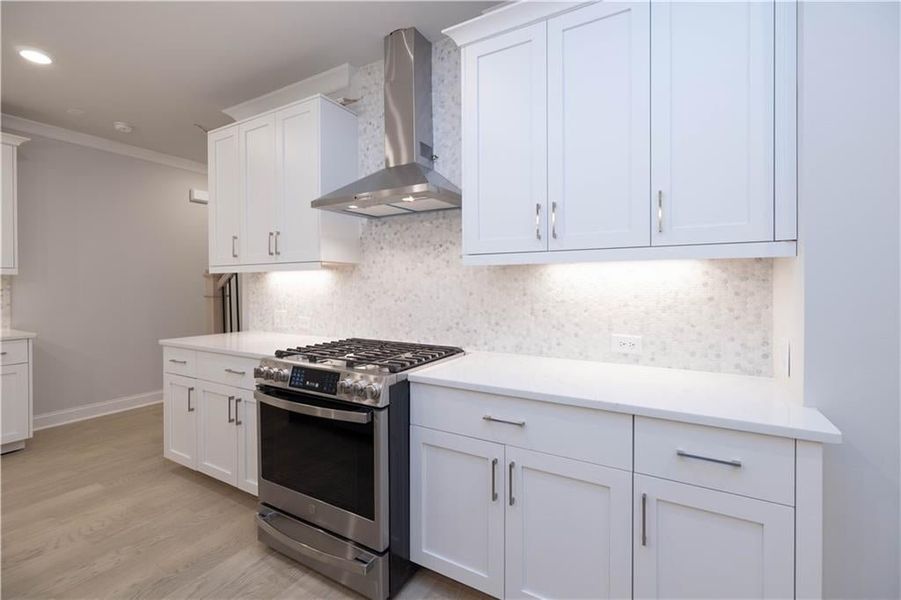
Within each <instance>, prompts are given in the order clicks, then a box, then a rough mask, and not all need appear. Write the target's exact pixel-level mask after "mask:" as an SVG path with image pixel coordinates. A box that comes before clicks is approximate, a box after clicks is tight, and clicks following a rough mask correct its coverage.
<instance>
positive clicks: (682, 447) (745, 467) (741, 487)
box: [635, 417, 795, 505]
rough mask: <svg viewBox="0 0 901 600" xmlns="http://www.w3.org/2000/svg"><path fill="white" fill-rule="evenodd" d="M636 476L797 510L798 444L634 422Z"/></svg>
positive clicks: (672, 424)
mask: <svg viewBox="0 0 901 600" xmlns="http://www.w3.org/2000/svg"><path fill="white" fill-rule="evenodd" d="M635 472H636V473H644V474H646V475H655V476H657V477H662V478H665V479H672V480H674V481H680V482H683V483H690V484H693V485H698V486H703V487H707V488H712V489H715V490H722V491H724V492H732V493H733V494H741V495H742V496H750V497H752V498H759V499H761V500H769V501H771V502H779V503H780V504H787V505H794V503H795V502H794V498H795V493H794V489H795V442H794V440H790V439H787V438H779V437H772V436H767V435H759V434H756V433H746V432H741V431H732V430H730V429H720V428H717V427H705V426H703V425H691V424H688V423H677V422H674V421H664V420H661V419H650V418H646V417H635Z"/></svg>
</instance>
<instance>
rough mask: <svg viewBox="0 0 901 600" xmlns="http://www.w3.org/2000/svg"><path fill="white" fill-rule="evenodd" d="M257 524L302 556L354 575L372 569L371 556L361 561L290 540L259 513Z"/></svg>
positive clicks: (366, 572) (363, 573)
mask: <svg viewBox="0 0 901 600" xmlns="http://www.w3.org/2000/svg"><path fill="white" fill-rule="evenodd" d="M257 525H258V526H259V527H260V529H262V530H263V531H265V532H266V533H268V534H269V535H270V536H272V537H273V538H275V540H276V541H277V542H279V543H280V544H284V545H285V546H287V547H288V548H291V549H292V550H294V551H295V552H297V553H298V554H303V555H304V556H307V557H309V558H312V559H313V560H318V561H319V562H322V563H325V564H327V565H331V566H333V567H338V568H339V569H343V570H344V571H350V572H351V573H354V574H355V575H366V574H368V573H369V571H370V570H372V565H373V564H375V558H371V559H369V560H368V561H366V562H361V561H360V560H356V559H352V558H344V557H342V556H335V555H334V554H329V553H328V552H323V551H322V550H319V549H318V548H314V547H313V546H308V545H307V544H304V543H303V542H298V541H297V540H292V539H291V538H290V537H288V536H287V535H285V534H284V533H282V532H281V531H279V530H278V529H276V528H275V527H273V526H272V524H271V523H269V521H268V520H267V519H266V517H264V516H263V515H261V514H259V513H257Z"/></svg>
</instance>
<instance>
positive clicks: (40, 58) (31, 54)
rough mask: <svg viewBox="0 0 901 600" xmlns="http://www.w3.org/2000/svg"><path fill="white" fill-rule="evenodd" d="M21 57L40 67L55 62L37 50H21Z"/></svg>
mask: <svg viewBox="0 0 901 600" xmlns="http://www.w3.org/2000/svg"><path fill="white" fill-rule="evenodd" d="M19 56H21V57H22V58H24V59H25V60H27V61H29V62H33V63H35V64H38V65H49V64H50V63H52V62H53V59H52V58H50V56H48V55H47V53H46V52H43V51H42V50H38V49H36V48H20V49H19Z"/></svg>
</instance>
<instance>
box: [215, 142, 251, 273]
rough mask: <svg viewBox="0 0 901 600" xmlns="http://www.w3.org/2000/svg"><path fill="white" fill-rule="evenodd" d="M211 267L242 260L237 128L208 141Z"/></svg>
mask: <svg viewBox="0 0 901 600" xmlns="http://www.w3.org/2000/svg"><path fill="white" fill-rule="evenodd" d="M207 153H208V163H207V164H208V169H209V173H208V175H207V177H208V185H209V192H210V201H209V236H210V264H211V265H215V266H224V265H233V264H237V263H238V262H239V260H240V258H241V212H242V210H243V209H242V206H241V186H240V183H239V181H240V173H241V169H240V167H239V162H240V159H239V154H238V128H237V127H231V128H229V129H223V130H220V131H217V132H215V133H211V134H210V136H209V139H208V141H207Z"/></svg>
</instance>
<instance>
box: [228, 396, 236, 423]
mask: <svg viewBox="0 0 901 600" xmlns="http://www.w3.org/2000/svg"><path fill="white" fill-rule="evenodd" d="M234 399H235V397H234V396H229V397H228V422H229V423H234V422H235V418H234V417H233V416H232V400H234Z"/></svg>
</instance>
